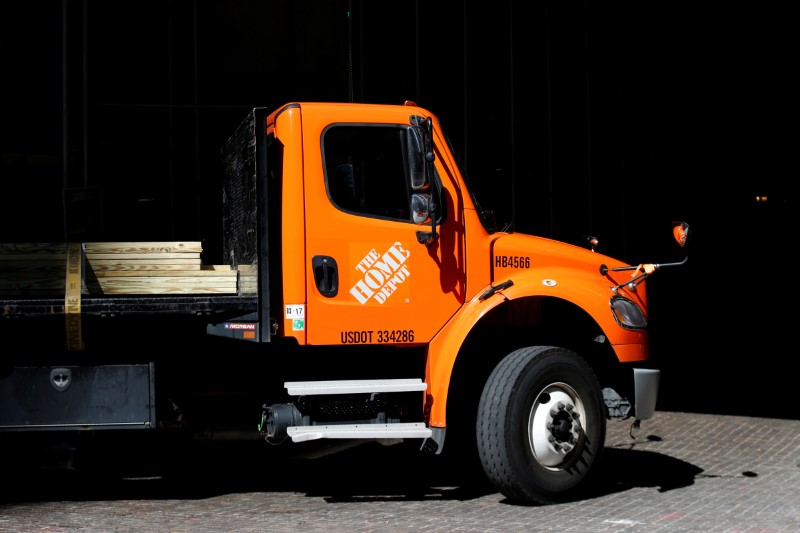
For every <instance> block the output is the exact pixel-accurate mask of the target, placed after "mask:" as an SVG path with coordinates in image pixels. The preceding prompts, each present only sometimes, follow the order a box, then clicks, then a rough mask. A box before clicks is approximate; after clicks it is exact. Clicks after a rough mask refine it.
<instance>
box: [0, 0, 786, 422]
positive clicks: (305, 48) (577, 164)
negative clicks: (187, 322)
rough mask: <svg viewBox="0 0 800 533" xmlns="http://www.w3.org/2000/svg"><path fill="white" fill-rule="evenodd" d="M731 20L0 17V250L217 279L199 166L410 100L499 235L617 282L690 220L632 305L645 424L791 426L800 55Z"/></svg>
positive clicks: (568, 12) (504, 8) (213, 231)
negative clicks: (256, 133)
mask: <svg viewBox="0 0 800 533" xmlns="http://www.w3.org/2000/svg"><path fill="white" fill-rule="evenodd" d="M737 6H738V7H733V6H731V5H699V6H698V4H697V3H693V2H677V3H675V2H673V3H669V4H663V3H655V4H653V3H646V2H645V3H643V2H634V1H621V2H595V1H589V0H582V1H552V0H549V1H544V2H523V1H515V0H501V1H498V2H493V3H482V4H481V3H479V4H474V3H468V2H465V1H454V0H441V1H437V2H421V1H419V0H416V1H411V0H390V1H381V2H367V1H364V0H350V1H348V0H305V1H292V0H268V1H247V0H236V1H229V2H224V3H223V2H201V1H197V0H171V1H167V0H162V1H157V0H146V1H139V2H90V1H88V0H62V1H57V0H51V1H34V2H15V3H9V4H4V6H3V7H2V8H0V73H1V74H0V183H1V184H2V187H0V214H1V215H2V219H0V220H2V222H0V241H5V242H10V241H17V242H33V241H62V240H64V239H71V240H203V241H204V248H205V249H206V250H207V251H208V252H207V254H208V257H207V261H208V262H215V261H217V260H218V259H217V258H216V256H215V254H218V253H220V252H219V248H218V247H219V243H220V234H219V232H220V229H221V222H220V200H221V196H220V180H219V176H220V173H219V165H220V160H219V148H220V146H221V145H222V143H223V142H224V140H225V139H226V138H227V135H228V134H229V133H230V132H231V131H232V130H233V128H234V127H235V126H236V125H237V124H238V122H239V121H240V120H241V119H242V118H243V117H244V115H245V114H246V112H247V111H248V109H250V108H251V107H254V106H266V107H273V108H274V107H277V106H279V105H281V104H283V103H285V102H288V101H300V100H322V101H348V100H354V101H362V102H378V103H401V102H403V101H404V100H406V99H411V100H414V101H416V102H417V103H419V104H420V105H422V106H424V107H426V108H428V109H430V110H431V111H433V112H434V113H436V114H437V115H439V117H440V118H441V119H442V120H443V122H444V125H445V127H446V128H447V129H448V131H449V133H450V136H451V137H452V140H453V142H454V145H455V147H456V149H457V150H458V151H459V152H460V153H461V154H462V159H463V162H464V163H465V165H466V168H467V171H468V173H469V175H470V177H471V179H472V181H473V182H474V184H475V185H476V188H477V189H478V191H479V194H480V195H481V196H482V197H483V204H484V206H485V207H490V208H491V209H492V210H493V211H494V212H495V214H496V217H497V219H498V222H499V223H500V224H501V225H502V224H505V223H510V224H512V227H513V228H514V229H515V230H517V231H520V232H529V233H535V234H539V235H544V236H548V237H554V238H558V239H562V240H567V241H570V242H577V241H578V239H579V238H580V236H581V235H584V234H593V235H596V236H598V237H599V238H600V249H601V251H604V252H606V253H609V254H610V255H615V256H619V257H620V258H622V259H625V260H627V261H630V262H634V263H638V262H645V261H647V262H651V261H652V262H665V261H673V260H675V259H677V258H679V257H680V255H679V253H678V251H677V250H676V249H675V247H673V245H672V242H671V239H670V237H669V235H668V232H669V228H670V222H671V221H672V220H675V219H682V220H687V221H688V222H689V223H690V224H691V225H692V229H693V232H694V236H693V240H692V242H691V248H690V250H689V255H690V261H689V263H688V264H687V265H686V267H684V268H683V269H681V270H674V271H666V270H665V271H662V272H661V273H659V274H657V275H656V276H655V277H653V278H652V280H651V282H650V283H649V285H648V286H649V290H650V293H651V299H652V309H651V323H652V341H653V342H652V352H653V357H654V359H655V360H656V361H658V362H659V364H660V365H661V366H662V367H663V368H664V370H665V373H664V378H663V379H664V381H663V388H664V395H663V396H662V397H663V398H664V399H663V400H662V404H661V406H662V407H665V408H676V409H686V410H723V409H728V410H736V411H737V412H741V413H745V414H757V415H759V416H761V415H769V414H774V415H779V416H792V417H796V416H800V414H798V408H799V407H800V402H799V401H798V400H797V399H796V397H795V395H794V393H793V392H794V390H795V389H796V385H797V383H796V380H795V378H794V376H793V374H792V372H791V371H790V370H789V369H790V368H792V367H793V366H794V365H793V359H794V355H793V353H794V349H793V348H791V346H792V345H793V343H792V342H791V341H792V338H791V336H790V335H789V332H790V331H791V329H792V327H794V324H793V323H790V318H791V319H794V318H795V317H796V316H797V313H796V311H793V309H794V305H795V302H796V296H797V290H796V289H795V286H796V283H795V282H794V280H793V277H794V272H793V269H792V268H791V266H790V265H791V264H792V261H791V258H790V256H789V252H790V250H791V248H792V245H793V244H794V243H793V242H792V240H791V239H792V238H793V237H794V233H795V231H796V230H797V229H798V224H797V221H798V218H797V204H796V202H797V196H796V192H795V189H796V187H795V186H794V182H795V181H796V179H797V177H798V164H797V161H796V158H795V157H793V156H794V155H795V154H794V153H793V152H794V151H796V149H797V134H796V133H795V128H794V126H795V124H794V123H795V119H796V111H797V105H796V103H795V100H796V95H797V94H798V92H797V83H796V82H795V81H794V75H793V74H794V71H795V70H796V63H797V59H796V52H795V50H797V49H799V48H798V46H797V44H798V43H797V37H796V35H797V33H796V32H794V31H793V29H792V28H790V21H791V20H792V18H791V16H790V13H789V9H788V7H786V8H784V7H782V5H778V4H777V3H773V4H767V5H759V6H758V7H757V8H756V7H754V6H749V5H741V6H739V5H738V4H737ZM760 197H767V198H768V201H766V202H764V201H757V198H760ZM765 398H770V399H771V400H770V401H765Z"/></svg>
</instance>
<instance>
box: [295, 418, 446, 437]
mask: <svg viewBox="0 0 800 533" xmlns="http://www.w3.org/2000/svg"><path fill="white" fill-rule="evenodd" d="M286 433H287V434H288V435H289V436H290V437H291V438H292V441H293V442H305V441H307V440H317V439H392V438H394V439H426V438H428V437H430V436H431V435H432V434H433V432H432V431H431V430H430V428H428V427H426V426H425V424H423V423H422V422H411V423H402V424H333V425H327V426H292V427H288V428H286Z"/></svg>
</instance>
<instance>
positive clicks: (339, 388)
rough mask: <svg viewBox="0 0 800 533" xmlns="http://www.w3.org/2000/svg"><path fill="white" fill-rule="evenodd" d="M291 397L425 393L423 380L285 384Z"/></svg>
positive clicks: (295, 382)
mask: <svg viewBox="0 0 800 533" xmlns="http://www.w3.org/2000/svg"><path fill="white" fill-rule="evenodd" d="M283 386H284V387H286V391H287V392H288V393H289V395H290V396H310V395H316V394H356V393H360V392H361V393H364V392H366V393H370V392H409V391H412V392H413V391H424V390H426V389H427V388H428V384H427V383H423V381H422V380H421V379H358V380H342V381H287V382H286V383H284V384H283Z"/></svg>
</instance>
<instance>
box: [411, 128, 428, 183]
mask: <svg viewBox="0 0 800 533" xmlns="http://www.w3.org/2000/svg"><path fill="white" fill-rule="evenodd" d="M406 143H407V157H408V173H409V176H410V178H411V189H412V190H414V191H424V190H426V189H427V188H428V186H429V184H430V182H429V181H428V168H427V165H426V160H425V133H424V132H423V131H422V128H421V127H419V126H411V127H409V128H408V134H407V135H406Z"/></svg>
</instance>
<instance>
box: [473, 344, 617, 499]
mask: <svg viewBox="0 0 800 533" xmlns="http://www.w3.org/2000/svg"><path fill="white" fill-rule="evenodd" d="M605 436H606V410H605V404H604V402H603V397H602V391H601V389H600V384H599V382H598V380H597V377H596V376H595V374H594V372H593V371H592V369H591V367H589V365H588V364H587V363H586V362H585V361H584V360H583V359H582V358H580V357H579V356H578V355H577V354H576V353H574V352H572V351H570V350H566V349H564V348H557V347H553V346H535V347H528V348H521V349H519V350H515V351H513V352H511V353H510V354H508V355H507V356H506V357H505V358H504V359H503V360H502V361H500V363H499V364H498V365H497V367H495V369H494V370H493V371H492V373H491V375H490V376H489V379H488V380H487V382H486V385H485V386H484V389H483V393H482V394H481V399H480V404H479V407H478V419H477V440H478V454H479V456H480V459H481V464H482V465H483V469H484V471H485V472H486V475H487V476H488V478H489V480H490V481H491V482H492V483H493V485H494V486H495V487H496V488H497V489H498V490H499V491H500V492H501V493H502V494H503V495H504V496H506V497H507V498H508V499H509V500H512V501H515V502H518V503H526V504H531V503H535V504H549V503H557V502H563V501H568V500H572V499H575V498H577V497H578V495H579V494H580V493H581V492H582V490H583V489H585V488H586V486H587V484H588V478H589V476H590V474H591V473H592V471H593V468H592V467H593V465H595V463H596V462H597V461H598V459H599V458H600V453H601V452H602V450H603V446H604V445H605Z"/></svg>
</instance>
